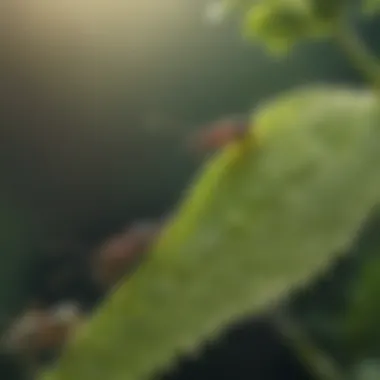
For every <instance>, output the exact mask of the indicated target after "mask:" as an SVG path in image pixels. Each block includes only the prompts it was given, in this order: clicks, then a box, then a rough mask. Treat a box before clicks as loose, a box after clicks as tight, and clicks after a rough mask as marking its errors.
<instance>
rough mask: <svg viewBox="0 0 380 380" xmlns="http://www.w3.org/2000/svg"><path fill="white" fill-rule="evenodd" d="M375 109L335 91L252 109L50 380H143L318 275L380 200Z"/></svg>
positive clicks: (371, 100) (367, 97)
mask: <svg viewBox="0 0 380 380" xmlns="http://www.w3.org/2000/svg"><path fill="white" fill-rule="evenodd" d="M379 112H380V110H379V107H378V102H377V99H376V97H374V96H373V94H371V93H370V92H366V91H364V92H361V91H352V90H349V89H336V88H334V87H325V88H323V87H321V88H314V89H303V90H298V91H296V90H295V91H293V92H292V93H288V94H286V95H283V96H282V97H281V96H280V97H279V98H278V99H277V100H274V101H272V102H268V103H265V104H263V105H262V106H261V107H259V108H258V109H257V110H256V111H255V114H254V115H253V118H252V133H251V137H250V138H249V139H247V140H246V141H243V142H242V143H240V144H239V143H237V145H233V146H230V147H227V148H226V149H225V151H223V152H221V153H220V154H218V155H217V156H216V157H215V158H213V159H212V160H211V161H210V162H209V163H208V164H207V165H206V166H205V169H204V171H203V173H201V176H200V178H199V180H198V181H197V182H196V183H195V185H194V186H192V188H191V190H190V192H189V193H188V194H187V197H186V198H185V200H184V202H183V204H182V206H180V207H179V210H178V211H177V213H175V214H174V215H173V220H172V221H171V222H170V223H169V225H168V226H167V228H166V229H165V230H164V231H163V234H162V236H160V238H159V240H158V242H157V244H156V245H155V247H154V248H153V250H152V252H151V255H150V256H149V259H148V260H147V262H146V263H144V264H142V266H141V267H140V268H139V270H138V272H137V273H136V275H135V276H133V277H132V278H131V279H130V280H129V281H126V282H125V283H124V284H122V285H121V286H120V288H119V289H117V290H116V291H115V293H114V294H113V295H111V296H110V298H109V299H108V301H106V302H105V304H104V305H103V306H102V308H101V309H100V310H99V311H98V312H97V313H96V315H95V316H94V317H93V318H92V320H91V321H90V322H89V323H88V324H87V326H86V327H85V328H84V329H83V331H81V332H80V333H79V335H78V336H77V337H76V339H74V341H73V342H72V344H70V345H69V346H68V348H67V350H66V352H65V353H64V354H63V356H62V358H61V359H60V361H59V364H58V367H57V369H56V371H54V372H52V373H48V374H47V375H45V376H46V379H57V380H65V379H69V378H70V379H72V378H81V379H87V378H90V377H91V378H92V379H101V378H104V377H105V376H107V377H109V378H115V379H116V378H120V377H122V378H124V379H138V378H145V377H146V376H149V375H151V374H152V372H153V370H157V369H158V368H162V367H163V366H166V365H168V364H169V362H170V361H172V360H173V359H175V357H176V355H178V353H179V352H181V351H188V350H194V349H196V348H197V346H198V345H199V344H200V343H201V341H202V340H203V339H205V338H206V337H208V336H209V335H215V334H216V333H217V332H218V331H219V330H220V329H221V328H223V327H224V325H225V324H226V323H228V321H230V320H232V319H235V318H237V317H239V316H241V315H242V314H244V313H246V312H248V311H251V312H252V311H257V310H260V309H261V308H262V307H265V306H267V305H268V303H270V302H271V301H275V300H277V299H278V297H279V296H280V295H283V294H284V292H286V289H288V290H289V289H291V288H293V287H294V286H299V285H300V284H302V283H304V282H305V281H306V280H307V279H308V278H309V276H310V275H312V274H315V273H317V271H318V270H320V268H321V267H323V266H325V265H326V263H328V262H329V261H330V260H331V259H332V257H334V253H335V252H337V251H339V250H341V249H344V248H345V247H347V246H349V245H350V244H352V242H353V239H354V237H355V231H356V230H357V228H358V226H359V225H360V223H361V222H362V221H363V219H365V217H366V215H368V213H369V211H370V210H371V209H372V207H373V206H374V205H375V204H376V203H377V202H378V192H379V187H380V178H379V177H378V166H377V165H378V162H379V159H380V156H379V154H380V153H379V152H380V150H379V147H378V135H379V130H378V120H379V116H380V113H379ZM274 236H275V239H274V238H273V237H274ZM115 352H117V354H115ZM94 358H99V360H94ZM43 378H44V377H43Z"/></svg>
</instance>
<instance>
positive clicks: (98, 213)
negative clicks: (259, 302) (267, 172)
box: [0, 0, 378, 326]
mask: <svg viewBox="0 0 380 380" xmlns="http://www.w3.org/2000/svg"><path fill="white" fill-rule="evenodd" d="M192 3H193V4H194V11H193V12H192V13H191V17H192V18H191V21H188V19H187V21H186V19H185V17H184V16H183V15H180V17H179V19H180V21H181V22H180V24H181V25H180V26H179V27H178V33H177V32H176V33H173V36H172V37H166V38H167V39H168V40H167V41H166V42H165V43H164V42H163V41H159V42H158V43H157V44H156V46H157V49H151V48H146V49H145V52H144V53H143V54H141V53H138V54H136V55H134V54H133V57H135V58H134V59H135V60H136V62H135V61H133V62H132V63H131V65H130V67H129V71H128V70H126V73H125V76H123V77H122V78H118V86H115V87H114V88H113V89H112V91H111V93H107V96H108V98H107V99H105V101H104V103H105V104H104V105H102V107H104V108H102V109H103V110H106V112H104V114H101V115H100V116H99V114H97V116H98V117H99V119H100V120H101V122H100V123H99V124H96V126H97V128H98V129H96V134H91V133H90V132H89V130H90V129H88V130H86V129H83V128H82V129H81V127H82V126H81V125H80V123H82V122H83V119H81V120H80V122H79V127H78V123H77V124H74V128H73V130H75V131H79V132H69V133H68V134H64V135H59V134H57V136H54V134H52V136H51V137H52V138H50V137H49V139H50V140H49V141H51V149H50V150H49V154H50V156H49V157H50V158H51V159H49V160H46V157H42V158H41V157H39V155H38V147H39V145H38V144H40V143H42V142H41V141H45V140H44V139H40V138H38V136H37V134H38V133H39V131H37V134H36V137H34V138H33V136H32V134H33V133H35V130H34V129H31V128H29V127H30V125H31V124H32V123H31V121H30V118H29V117H28V116H26V119H27V123H26V124H27V126H28V128H29V131H28V129H26V131H28V132H27V133H26V135H25V136H26V137H25V136H24V138H25V140H28V136H29V135H28V133H29V134H30V136H31V137H30V139H29V140H28V144H21V145H20V144H19V145H17V143H14V140H12V139H11V140H10V141H11V143H12V144H10V143H9V141H8V140H7V139H2V142H3V146H2V147H1V148H2V153H3V155H4V157H5V158H6V160H5V161H6V162H7V163H8V164H9V165H13V166H12V176H11V179H12V180H14V182H13V183H11V186H20V192H19V193H18V195H19V196H20V197H25V198H28V199H29V201H30V204H32V205H33V206H35V209H34V215H33V214H32V215H33V217H35V215H36V213H37V214H43V215H44V216H45V215H48V216H49V217H48V218H47V221H48V222H46V221H45V235H46V234H49V233H50V232H51V229H50V228H49V227H50V225H49V226H48V227H46V224H49V223H50V222H52V221H53V223H51V224H52V225H53V226H54V227H55V230H54V232H55V233H57V231H58V232H59V231H60V229H65V231H64V235H70V234H72V235H76V234H78V235H79V236H80V237H81V238H83V237H85V238H88V237H89V236H90V238H91V239H93V238H94V237H95V238H96V239H99V236H100V235H104V234H106V232H108V231H110V230H112V229H114V228H115V226H118V225H120V224H121V223H124V222H125V220H126V219H128V220H131V219H133V218H134V217H135V216H136V215H139V216H141V215H143V216H151V215H153V214H160V213H161V212H163V210H167V209H169V208H170V207H171V205H172V204H173V202H174V201H175V199H176V198H177V194H178V192H179V190H180V189H181V188H182V187H183V186H184V184H185V183H186V181H187V179H188V177H189V174H191V173H192V172H193V171H194V169H195V167H196V165H197V163H194V162H193V161H192V160H191V159H189V158H188V157H187V156H186V154H185V153H184V151H183V145H182V141H183V136H184V135H186V134H187V133H188V132H189V131H192V130H193V129H194V123H198V122H199V121H203V120H206V119H209V118H212V117H214V116H216V115H219V114H220V113H221V112H223V113H229V112H230V111H233V112H235V111H237V110H242V109H246V108H247V107H248V106H251V104H252V103H254V104H255V103H256V102H257V101H259V100H260V99H262V98H265V97H268V96H271V95H273V94H275V93H277V92H279V91H282V90H284V89H288V88H289V87H291V86H293V85H299V84H303V83H306V82H310V81H314V80H321V79H324V80H327V81H333V82H337V81H338V82H339V81H343V80H348V79H350V80H353V81H356V82H357V81H358V76H356V74H355V73H353V71H352V70H351V69H350V67H349V65H348V64H346V63H345V62H343V60H342V58H341V56H340V55H339V54H338V53H337V52H336V51H335V50H334V48H333V47H331V46H330V45H329V44H328V43H324V44H319V45H314V46H299V47H295V50H294V51H293V52H292V54H291V55H289V56H288V57H287V58H286V59H285V60H284V61H282V62H275V63H274V62H272V61H271V59H270V58H268V57H266V56H265V54H263V53H262V52H261V51H260V49H259V48H256V47H253V48H249V49H246V46H245V45H244V43H241V41H239V38H237V37H236V36H235V35H234V34H233V33H232V32H231V29H232V28H233V27H235V25H229V24H227V25H226V26H221V27H220V28H219V29H217V30H216V32H215V31H210V28H209V27H208V26H205V25H203V24H201V23H200V22H198V21H194V20H195V19H197V17H198V11H199V4H198V3H197V4H196V2H195V1H194V2H192ZM257 3H258V2H257ZM282 3H283V4H285V3H286V2H282ZM287 3H288V6H287V8H286V9H285V10H289V9H290V10H291V9H293V11H294V10H295V11H296V12H293V13H291V12H290V14H289V13H287V14H285V16H286V15H290V16H291V17H293V18H294V17H296V20H298V21H299V22H298V23H297V24H298V26H299V29H298V31H297V30H296V31H294V29H292V28H288V26H289V24H287V23H286V22H279V23H278V24H276V25H274V26H275V27H276V28H277V27H279V26H281V28H279V29H281V33H283V34H285V35H286V34H287V33H289V34H288V37H291V38H290V39H289V41H288V42H292V43H293V42H295V41H296V39H297V34H298V37H299V36H304V37H306V36H310V35H313V33H314V32H317V34H318V33H319V30H320V29H319V27H318V28H315V29H314V28H312V29H309V27H307V26H306V25H305V23H304V21H305V19H304V18H303V17H306V18H308V17H310V14H309V13H308V12H306V13H305V12H304V11H305V8H299V6H300V3H299V4H298V6H297V8H295V5H296V3H297V2H293V8H291V7H289V4H290V2H289V1H288V2H287ZM363 3H364V5H365V6H366V7H367V10H371V11H374V10H376V9H378V8H377V7H378V6H377V4H378V2H377V1H373V0H372V1H371V0H368V1H366V2H363ZM273 4H274V2H273ZM336 4H338V2H335V1H334V2H333V1H326V0H325V1H324V2H321V1H320V2H314V5H318V6H320V8H319V19H320V18H324V20H323V21H322V22H320V21H318V22H317V24H318V26H323V28H324V27H326V28H327V27H328V26H329V25H330V21H331V17H332V16H333V15H335V14H336V13H335V11H336V8H335V6H336ZM247 5H248V6H251V5H252V2H251V1H245V5H244V6H247ZM326 6H327V8H325V7H326ZM302 9H303V11H302ZM317 9H318V8H317ZM321 9H322V10H323V12H321ZM262 11H263V12H264V8H262ZM274 11H275V9H274V8H273V5H272V6H271V7H269V8H267V12H269V13H267V14H270V12H274ZM300 11H302V12H304V13H302V12H300ZM264 13H265V12H264ZM251 15H252V13H251ZM272 15H273V14H272ZM300 15H301V16H302V17H300ZM280 16H281V14H280ZM181 17H183V19H181ZM186 17H188V14H186ZM255 17H256V16H255ZM255 17H253V20H252V19H251V18H247V19H246V20H248V21H249V22H248V23H247V24H246V25H248V26H253V30H255V28H256V29H257V28H259V29H257V30H258V31H260V30H261V31H262V32H263V33H264V32H265V33H269V32H270V33H269V37H270V38H271V39H273V41H275V45H277V44H278V40H280V45H279V46H284V41H282V40H281V36H279V34H278V33H277V32H275V33H274V34H273V31H269V30H266V29H265V28H263V26H265V25H263V24H262V21H263V20H265V18H261V21H260V20H255ZM326 18H327V19H328V20H327V21H326ZM282 21H286V19H283V20H282ZM251 22H252V24H251ZM260 22H261V24H260ZM317 24H315V25H317ZM293 26H294V24H293ZM144 27H146V26H144ZM376 27H377V25H375V26H374V30H376ZM142 28H143V27H142ZM260 28H261V29H260ZM276 28H275V29H276ZM284 28H285V29H284ZM323 28H322V29H323ZM147 29H148V28H147ZM317 29H318V31H317ZM327 29H328V28H327ZM324 30H325V31H326V29H324ZM265 33H264V34H263V35H262V36H263V37H266V34H265ZM324 33H325V32H324ZM135 34H136V35H138V34H139V32H138V31H137V32H136V31H135ZM367 35H368V36H369V37H371V27H368V29H367ZM375 38H376V37H375V33H373V36H372V45H376V42H377V41H376V40H375ZM148 40H149V38H148ZM201 41H202V42H201ZM285 45H286V46H287V45H289V44H287V43H285ZM149 46H151V45H149ZM375 47H376V46H375ZM141 50H144V49H141ZM322 56H323V60H322V59H321V57H322ZM136 57H137V58H136ZM153 61H154V62H155V65H154V67H152V66H153V65H151V62H153ZM220 62H223V64H220ZM148 66H149V67H148ZM136 67H139V70H140V71H139V74H137V75H136V71H135V70H134V68H136ZM231 72H233V73H234V74H233V75H231ZM195 75H196V77H197V80H194V76H195ZM119 79H120V80H119ZM184 89H186V91H184ZM32 94H34V93H33V91H32ZM22 95H24V91H22V90H21V91H20V90H19V89H18V90H17V91H16V92H15V98H17V99H20V98H22ZM32 99H33V95H32V96H30V97H29V98H26V101H25V102H26V103H27V104H29V103H30V102H31V100H32ZM45 101H47V100H46V99H45ZM75 101H76V100H75V99H74V100H73V103H75ZM32 104H33V102H32ZM47 104H49V103H47ZM126 104H127V106H126ZM33 107H34V108H33ZM36 107H37V108H36ZM47 108H49V106H48V107H47ZM31 109H33V112H32V113H33V114H38V112H37V111H36V109H38V104H37V105H36V104H33V106H32V107H31ZM152 110H153V111H155V110H159V111H160V112H162V113H164V114H165V113H166V115H169V116H170V117H172V116H173V114H175V113H176V112H177V113H178V114H175V115H174V119H175V120H174V123H173V125H175V128H173V129H170V128H166V126H167V124H168V123H167V122H163V123H162V122H161V123H153V124H155V125H153V127H152V128H151V127H150V126H149V122H146V119H145V118H144V117H145V116H146V115H147V114H149V113H150V112H152ZM45 111H46V109H44V108H43V109H42V111H41V110H40V113H41V114H44V115H45ZM174 111H175V112H174ZM12 112H13V111H12ZM153 113H154V112H153ZM18 114H23V113H22V112H19V113H17V112H13V113H12V118H13V117H16V118H17V115H18ZM24 115H28V114H27V113H25V114H23V117H25V116H24ZM61 116H62V115H60V116H59V117H61ZM141 116H143V117H141ZM48 120H49V118H48ZM172 121H173V119H172ZM38 122H39V120H38V119H37V121H36V124H38ZM45 122H46V120H45ZM16 124H17V123H16ZM10 125H11V126H12V128H14V124H12V123H10ZM126 125H128V128H127V127H126ZM131 125H132V126H133V127H130V126H131ZM92 126H93V125H92ZM104 126H106V127H104ZM83 131H84V132H83ZM45 132H46V131H44V133H45ZM66 132H67V129H66V130H65V133H66ZM76 133H77V134H76ZM20 134H21V135H22V133H20ZM11 135H12V138H13V137H14V134H13V133H11ZM95 135H96V136H95ZM67 136H69V137H68V138H67ZM83 136H91V137H90V138H88V139H86V137H85V138H84V139H82V137H83ZM54 138H55V140H54ZM38 140H40V141H38ZM66 140H67V141H71V142H76V143H74V144H72V145H70V144H69V146H66V145H64V144H63V146H62V141H65V144H66V143H67V141H66ZM54 141H55V142H54ZM33 144H35V145H33ZM44 144H45V143H44ZM54 144H55V145H54ZM57 146H58V147H59V148H60V149H57ZM136 146H137V147H141V146H144V147H145V148H146V150H144V151H142V150H141V149H134V147H136ZM30 147H32V148H30ZM40 147H41V146H40ZM68 148H70V149H68ZM20 152H21V153H20ZM28 152H29V155H28V154H27V153H28ZM36 152H37V154H36ZM17 155H18V156H19V157H20V156H24V155H25V163H24V166H23V164H20V162H18V161H20V159H19V157H17V158H18V160H17V159H13V158H14V157H16V156H17ZM136 157H138V158H139V166H138V167H136V161H137V160H136ZM173 157H175V159H173ZM38 159H40V161H38ZM62 162H63V164H62ZM25 165H26V166H25ZM43 165H47V166H43ZM41 167H42V168H45V169H44V170H40V169H41ZM91 167H96V170H95V171H94V170H92V169H91ZM25 168H27V170H25ZM30 173H33V174H32V175H31V174H30ZM17 176H18V177H17ZM20 178H21V180H20ZM25 178H27V180H29V181H30V182H29V185H28V186H25V183H26V182H27V181H26V180H25ZM4 182H5V183H4V186H8V185H9V183H7V181H4ZM8 182H9V181H8ZM152 183H154V184H155V191H154V192H152ZM35 189H37V190H38V191H35ZM35 194H37V195H35ZM33 197H34V198H33ZM36 197H37V200H38V201H37V202H36ZM7 207H9V205H7ZM11 208H12V210H11V211H12V212H11V214H13V213H14V215H16V211H13V206H12V207H11ZM16 209H17V208H15V210H16ZM27 214H28V215H27ZM4 215H5V214H4ZM6 218H8V217H6ZM28 218H29V213H28V212H27V211H26V210H24V209H23V210H22V212H20V213H19V216H18V217H17V218H15V219H17V221H16V220H15V221H14V223H13V222H12V223H11V222H9V226H8V227H9V228H11V226H14V228H13V227H12V228H13V231H14V232H15V234H14V235H12V234H8V232H7V234H6V235H4V236H5V237H6V238H4V239H2V251H4V252H6V253H5V254H4V255H3V256H2V257H3V258H4V262H5V263H6V264H4V266H2V267H3V268H4V276H2V280H3V279H4V282H3V283H4V284H7V286H4V287H3V293H2V294H3V296H1V298H0V301H1V306H2V310H3V311H4V313H5V315H6V318H8V317H9V315H12V314H13V313H14V310H17V309H20V306H21V305H23V303H24V301H25V299H26V298H27V295H26V294H27V292H28V290H27V289H26V288H27V286H26V284H25V283H26V282H27V280H26V279H27V277H28V273H27V272H28V270H27V268H30V267H32V266H33V265H32V264H31V262H32V261H33V259H32V257H33V255H34V254H35V252H34V250H33V249H32V248H31V247H34V246H35V244H34V243H35V240H36V235H37V234H36V233H35V232H34V230H33V228H32V226H33V224H34V222H31V223H29V224H28V223H26V220H29V219H28ZM30 219H31V220H33V218H30ZM4 231H8V230H4ZM3 247H4V248H3ZM16 257H17V258H19V260H15V262H14V263H11V261H12V260H13V259H14V258H16ZM29 259H30V260H32V261H29ZM2 260H3V259H2ZM8 263H10V264H8ZM8 269H9V270H8ZM9 289H12V291H13V292H14V295H13V297H12V298H10V297H9V291H8V290H9ZM329 289H330V290H331V288H329ZM357 318H359V317H357ZM353 323H354V322H351V323H350V325H351V326H352V324H353ZM355 323H357V322H355ZM359 325H360V323H359ZM319 326H321V324H320V325H319Z"/></svg>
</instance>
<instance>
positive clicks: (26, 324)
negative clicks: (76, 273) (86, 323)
mask: <svg viewBox="0 0 380 380" xmlns="http://www.w3.org/2000/svg"><path fill="white" fill-rule="evenodd" d="M82 321H83V314H82V313H81V311H80V309H79V308H78V307H77V306H76V304H75V303H72V302H66V303H62V304H59V305H57V306H55V307H52V308H49V309H44V308H41V307H39V306H37V307H32V308H30V309H27V310H26V311H25V312H24V313H23V314H22V315H21V316H20V317H18V318H17V319H16V320H14V321H13V323H12V324H11V325H10V327H9V329H8V330H7V331H6V332H5V334H4V336H3V337H2V340H1V349H2V350H5V352H7V353H13V354H17V355H22V356H24V357H25V358H28V359H29V360H31V361H32V362H35V361H38V358H39V357H40V355H41V354H44V353H46V352H49V351H50V352H52V351H55V350H57V349H58V350H59V349H60V348H61V347H62V346H63V345H64V344H65V343H66V341H67V340H68V338H69V336H70V334H71V333H72V332H73V331H74V330H75V329H76V328H77V327H78V326H79V325H80V324H81V322H82Z"/></svg>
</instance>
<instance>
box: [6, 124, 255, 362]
mask: <svg viewBox="0 0 380 380" xmlns="http://www.w3.org/2000/svg"><path fill="white" fill-rule="evenodd" d="M247 133H248V123H247V122H246V120H244V119H241V118H226V119H221V120H218V121H216V122H212V123H210V124H208V125H206V126H205V127H204V128H201V129H200V131H199V132H197V133H196V134H195V136H193V137H192V138H191V143H192V148H195V149H196V150H197V151H198V152H201V153H207V152H212V151H215V150H217V149H220V148H223V147H224V146H226V145H228V144H230V143H231V142H235V141H240V140H242V139H244V138H245V136H246V135H247ZM164 224H165V222H164V223H162V221H153V222H140V223H135V224H132V225H131V226H129V227H128V228H125V229H123V230H121V231H120V232H118V233H116V234H114V235H113V236H111V237H110V238H109V239H108V240H106V241H105V242H104V243H102V244H101V245H100V246H98V247H96V248H95V249H94V250H93V251H92V252H91V254H90V260H89V261H88V263H87V264H86V270H87V271H88V272H89V273H90V277H91V280H92V282H93V284H95V286H97V287H98V288H99V289H100V290H101V292H102V293H103V294H107V292H108V291H109V290H110V289H111V288H112V287H113V286H114V285H115V284H116V283H117V282H118V281H119V280H120V279H121V278H122V277H124V276H125V275H128V274H130V273H131V271H133V269H135V268H136V267H137V266H138V265H139V263H140V262H141V261H142V260H143V259H144V257H145V254H146V253H147V252H148V251H149V247H150V246H151V244H152V243H153V242H154V240H155V238H156V237H157V235H158V234H159V232H160V231H161V228H162V227H163V225H164ZM74 260H75V258H74ZM77 262H78V261H77ZM69 269H70V268H69ZM69 271H70V270H69ZM64 272H65V271H64V269H63V268H59V270H58V275H55V277H59V279H57V278H53V280H54V281H50V282H49V281H48V282H47V285H45V287H52V286H53V285H52V284H53V283H57V281H55V280H60V281H61V282H62V281H64V280H65V278H66V277H67V278H66V280H67V279H68V280H67V281H69V280H70V278H71V277H72V276H71V277H70V275H69V276H66V277H65V276H64V275H63V274H64ZM62 279H63V280H62ZM86 314H87V313H86V312H85V311H84V310H82V309H81V307H80V304H79V303H77V302H74V301H65V302H58V303H57V304H54V305H49V306H48V307H47V306H46V305H43V303H42V304H39V303H38V301H37V302H33V303H32V305H31V306H29V307H27V308H26V309H25V310H24V312H23V313H21V315H20V316H19V317H18V318H16V319H14V320H13V321H12V323H11V324H10V325H9V328H8V329H7V330H6V332H5V334H3V337H2V340H1V341H0V344H1V349H2V350H3V351H4V350H5V351H7V352H11V353H13V354H14V353H15V354H17V355H21V356H23V357H24V358H25V357H26V358H28V359H29V361H30V362H33V363H36V362H38V361H39V360H40V359H41V357H44V355H46V354H49V353H52V352H53V353H59V351H60V350H61V349H62V347H63V346H64V345H65V343H66V342H67V340H68V339H69V338H70V336H72V334H73V333H74V332H75V330H76V328H78V327H79V326H80V325H81V324H82V323H84V322H85V320H86Z"/></svg>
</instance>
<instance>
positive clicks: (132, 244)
mask: <svg viewBox="0 0 380 380" xmlns="http://www.w3.org/2000/svg"><path fill="white" fill-rule="evenodd" d="M161 227H162V225H161V224H160V223H155V222H153V223H149V222H145V223H136V224H133V225H132V226H130V227H128V228H127V229H125V230H124V231H121V232H120V233H118V234H116V235H114V236H111V238H110V239H109V240H107V241H106V242H105V243H104V244H103V245H102V246H101V247H100V248H99V249H98V251H97V252H96V253H95V257H94V261H93V276H94V279H95V281H96V283H97V284H98V285H99V286H100V287H101V288H102V289H103V290H106V289H108V288H109V287H110V286H113V285H114V284H115V283H116V282H118V281H119V280H120V279H121V277H123V276H124V275H125V274H127V273H130V271H131V270H133V269H134V268H135V267H136V266H137V265H138V263H140V261H141V260H142V259H143V258H144V256H145V253H146V252H147V249H148V248H149V247H150V245H151V244H152V242H153V240H154V239H155V237H156V235H157V234H158V233H159V231H160V229H161Z"/></svg>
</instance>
